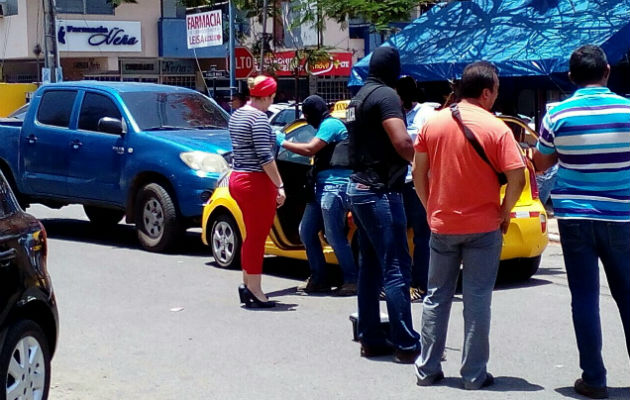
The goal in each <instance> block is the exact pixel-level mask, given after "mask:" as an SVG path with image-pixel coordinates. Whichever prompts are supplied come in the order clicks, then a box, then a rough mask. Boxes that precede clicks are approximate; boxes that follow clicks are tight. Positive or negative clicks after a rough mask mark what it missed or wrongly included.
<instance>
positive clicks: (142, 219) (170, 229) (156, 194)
mask: <svg viewBox="0 0 630 400" xmlns="http://www.w3.org/2000/svg"><path fill="white" fill-rule="evenodd" d="M135 221H136V230H137V232H138V240H139V241H140V244H141V245H142V247H143V248H144V249H145V250H148V251H153V252H164V251H166V250H169V249H171V248H172V247H173V245H174V244H175V242H176V240H177V237H178V234H179V233H180V232H181V229H180V226H179V221H178V219H177V209H176V207H175V203H174V202H173V199H172V198H171V195H170V194H169V192H168V191H167V190H166V189H165V188H164V187H162V186H161V185H159V184H157V183H150V184H148V185H145V186H144V187H142V188H141V189H140V191H139V192H138V194H137V197H136V215H135Z"/></svg>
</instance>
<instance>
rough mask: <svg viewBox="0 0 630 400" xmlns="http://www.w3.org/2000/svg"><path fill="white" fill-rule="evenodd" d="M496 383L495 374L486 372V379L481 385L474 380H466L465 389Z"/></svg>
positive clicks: (474, 388)
mask: <svg viewBox="0 0 630 400" xmlns="http://www.w3.org/2000/svg"><path fill="white" fill-rule="evenodd" d="M493 383H494V376H492V374H490V373H488V372H486V379H484V381H483V382H482V383H481V386H479V385H477V384H476V383H473V382H464V389H466V390H478V389H481V388H485V387H488V386H490V385H492V384H493Z"/></svg>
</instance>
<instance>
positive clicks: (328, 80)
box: [317, 76, 351, 103]
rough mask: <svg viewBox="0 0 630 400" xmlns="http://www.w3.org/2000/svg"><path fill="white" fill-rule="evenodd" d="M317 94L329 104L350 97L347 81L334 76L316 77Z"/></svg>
mask: <svg viewBox="0 0 630 400" xmlns="http://www.w3.org/2000/svg"><path fill="white" fill-rule="evenodd" d="M317 94H318V95H320V96H321V97H322V98H323V99H324V100H326V101H327V102H329V103H330V102H335V101H338V100H347V99H349V98H350V97H351V96H350V91H349V90H348V79H347V78H343V77H334V76H321V77H317Z"/></svg>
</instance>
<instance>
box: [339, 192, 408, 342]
mask: <svg viewBox="0 0 630 400" xmlns="http://www.w3.org/2000/svg"><path fill="white" fill-rule="evenodd" d="M348 198H349V200H350V207H351V210H352V215H353V216H354V221H355V222H356V224H357V228H358V230H357V233H358V235H359V286H358V289H359V290H358V296H357V300H358V305H359V322H358V330H359V340H360V341H361V343H362V344H363V345H366V346H379V345H383V344H384V343H386V341H387V340H388V339H390V340H391V342H392V343H393V345H394V346H396V348H398V349H401V350H414V349H416V348H417V346H419V337H420V335H418V333H417V332H416V331H414V330H413V323H412V319H411V299H410V298H409V284H410V282H409V281H408V278H409V276H410V268H411V258H410V257H409V248H408V246H407V235H406V231H407V221H406V218H405V210H404V208H403V202H402V195H401V194H400V193H395V192H389V193H381V192H375V191H373V190H371V189H370V188H369V187H367V186H365V185H361V184H357V183H354V182H350V184H349V185H348ZM381 288H383V289H384V290H385V294H386V299H387V312H388V314H389V322H390V328H391V337H390V338H387V337H385V334H384V333H383V331H382V330H381V328H380V310H379V292H380V290H381Z"/></svg>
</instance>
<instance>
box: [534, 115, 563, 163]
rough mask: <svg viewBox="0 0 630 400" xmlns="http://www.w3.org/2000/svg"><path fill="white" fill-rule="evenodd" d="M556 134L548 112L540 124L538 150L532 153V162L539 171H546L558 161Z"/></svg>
mask: <svg viewBox="0 0 630 400" xmlns="http://www.w3.org/2000/svg"><path fill="white" fill-rule="evenodd" d="M555 140H556V135H555V132H554V130H553V124H552V122H551V120H550V117H549V114H548V113H547V114H546V115H545V116H544V117H543V120H542V124H540V132H539V136H538V142H537V143H536V150H535V151H534V153H533V154H532V162H533V163H534V167H535V168H536V170H537V171H546V170H547V169H549V168H551V167H553V165H554V164H555V163H557V162H558V152H557V150H556V144H555Z"/></svg>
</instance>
